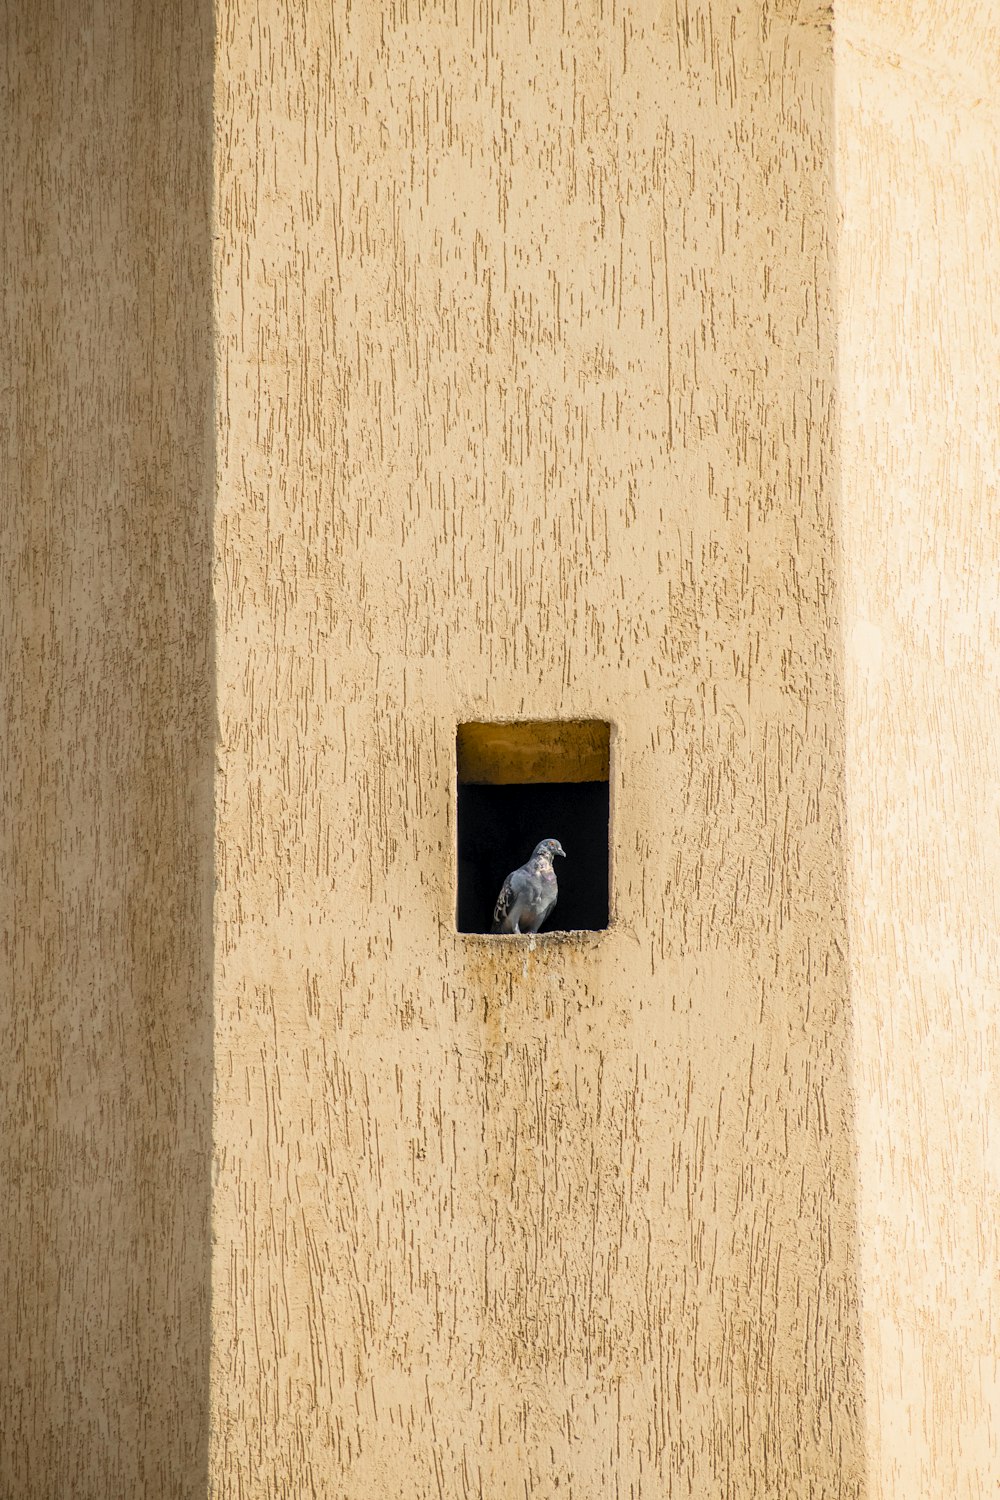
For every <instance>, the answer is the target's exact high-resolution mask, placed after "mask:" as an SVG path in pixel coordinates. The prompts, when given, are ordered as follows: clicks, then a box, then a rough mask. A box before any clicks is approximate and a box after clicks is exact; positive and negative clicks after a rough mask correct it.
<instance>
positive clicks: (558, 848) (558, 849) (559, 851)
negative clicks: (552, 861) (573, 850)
mask: <svg viewBox="0 0 1000 1500" xmlns="http://www.w3.org/2000/svg"><path fill="white" fill-rule="evenodd" d="M555 852H556V854H561V855H562V857H563V859H565V858H566V850H565V849H564V848H563V846H562V844H557V845H556V849H555Z"/></svg>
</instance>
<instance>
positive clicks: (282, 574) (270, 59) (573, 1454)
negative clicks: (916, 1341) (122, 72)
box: [210, 0, 864, 1500]
mask: <svg viewBox="0 0 1000 1500" xmlns="http://www.w3.org/2000/svg"><path fill="white" fill-rule="evenodd" d="M800 11H801V7H799V6H797V5H796V6H792V7H784V6H770V5H765V6H761V5H752V6H747V5H737V4H724V3H723V4H720V3H713V4H712V5H711V6H710V7H709V6H708V5H706V4H701V5H694V6H687V7H680V8H677V9H675V8H674V7H673V6H670V7H664V6H662V5H660V4H652V3H650V4H632V5H622V4H615V3H613V0H605V3H600V0H588V3H586V4H578V5H577V4H570V3H567V4H566V5H533V4H527V3H524V4H513V5H509V6H508V5H497V4H492V3H491V4H482V3H478V0H477V3H474V4H470V3H466V0H462V3H459V4H455V3H452V0H449V3H447V4H440V5H435V4H417V3H416V0H413V3H409V4H406V3H398V4H389V5H385V6H377V7H376V6H366V5H353V6H343V7H335V8H331V7H330V6H329V5H327V4H319V3H310V0H305V3H301V4H296V5H294V6H293V5H290V4H282V3H279V0H261V3H254V4H253V5H249V4H244V3H241V0H232V3H227V4H225V5H224V6H223V7H222V8H221V10H220V19H219V26H218V33H219V40H218V56H217V76H216V111H217V184H218V187H217V191H218V198H217V210H216V212H217V227H218V241H217V245H216V277H217V282H216V288H217V290H216V295H217V310H218V338H219V344H218V391H219V402H218V412H219V453H218V459H219V499H218V511H217V517H216V535H217V544H218V572H217V610H218V613H217V626H218V694H219V716H220V741H221V748H220V763H221V767H222V769H221V773H220V780H219V792H218V802H217V817H218V828H217V832H218V881H219V884H218V892H217V914H216V920H217V927H216V932H217V953H216V1024H217V1050H216V1088H217V1095H216V1116H215V1150H216V1163H217V1171H218V1186H217V1191H216V1196H215V1199H214V1230H215V1246H214V1249H215V1261H214V1273H213V1298H214V1301H213V1330H214V1343H213V1359H212V1439H211V1461H210V1467H211V1475H212V1481H213V1484H214V1486H215V1489H216V1492H217V1493H218V1494H219V1495H224V1496H233V1497H235V1496H237V1495H239V1496H263V1495H276V1494H291V1493H297V1494H302V1493H313V1494H323V1495H336V1496H342V1497H345V1500H347V1497H366V1500H367V1497H370V1496H373V1495H380V1496H381V1495H402V1496H406V1497H413V1500H416V1497H425V1496H426V1497H438V1496H446V1497H453V1496H454V1497H458V1496H484V1497H489V1500H501V1497H511V1500H513V1497H515V1496H516V1497H518V1500H523V1497H542V1496H545V1497H551V1496H556V1495H566V1496H574V1497H578V1500H584V1497H594V1500H597V1497H601V1500H604V1497H607V1496H622V1497H624V1496H629V1497H639V1496H662V1495H664V1494H665V1493H668V1492H672V1493H678V1494H691V1495H695V1496H717V1495H729V1496H741V1497H742V1496H746V1497H749V1496H760V1497H764V1496H774V1495H798V1496H855V1495H859V1494H861V1493H862V1491H863V1476H864V1458H863V1438H864V1414H863V1410H862V1391H861V1382H860V1352H859V1330H858V1321H857V1305H858V1304H857V1294H856V1288H855V1280H854V1265H853V1259H854V1247H855V1243H856V1232H857V1224H856V1148H855V1142H854V1138H853V1127H852V1123H851V1116H850V1110H849V1101H848V1081H847V1067H848V1061H849V1056H850V1047H849V1042H848V997H847V977H848V976H847V967H846V918H845V911H844V864H843V845H842V837H843V812H844V802H843V771H844V767H843V711H842V705H841V698H840V687H839V679H840V667H839V656H840V649H841V647H840V642H841V636H842V627H841V622H840V619H839V617H838V614H837V591H836V578H835V573H836V537H835V518H834V504H835V500H836V496H837V485H838V445H837V414H836V384H835V381H836V340H835V324H834V318H833V295H834V248H835V247H834V240H833V226H834V205H833V198H832V175H831V172H832V150H833V141H832V103H833V84H832V75H831V66H832V53H831V39H830V32H829V25H828V19H829V18H828V17H825V16H824V15H823V14H822V12H817V14H816V15H815V16H809V15H806V16H805V17H804V19H803V18H801V17H800V19H799V20H796V19H795V17H796V16H799V14H800ZM521 716H523V717H528V718H541V719H547V718H551V717H558V716H565V717H569V718H581V717H584V718H585V717H596V718H606V719H609V720H610V721H611V722H612V723H613V724H614V726H615V743H614V752H613V769H612V781H613V800H614V811H613V828H612V835H613V861H614V874H613V905H614V912H615V919H614V923H613V926H612V928H611V930H610V931H608V932H606V933H603V934H595V935H586V936H578V937H575V938H574V937H569V938H566V937H564V938H559V939H556V940H550V941H541V942H538V943H537V944H536V945H535V946H534V947H533V948H532V949H528V948H527V947H526V946H525V944H523V943H520V942H516V941H515V942H491V941H488V940H486V939H482V938H475V937H466V936H460V935H458V934H456V932H455V930H454V927H455V924H454V893H453V879H454V864H455V860H454V840H455V822H454V807H453V803H454V784H453V783H454V763H453V756H454V751H453V742H454V733H455V726H456V723H457V722H459V721H462V720H467V719H468V720H474V719H488V718H494V717H499V718H503V717H521ZM543 833H544V834H549V833H551V834H554V835H555V836H557V837H561V838H562V839H563V841H564V843H565V844H566V846H567V849H568V850H569V859H570V861H572V858H573V839H572V830H571V829H568V830H567V829H563V828H555V827H554V828H551V829H549V828H545V829H540V830H539V834H540V835H541V834H543ZM526 853H527V851H526ZM487 915H488V914H487Z"/></svg>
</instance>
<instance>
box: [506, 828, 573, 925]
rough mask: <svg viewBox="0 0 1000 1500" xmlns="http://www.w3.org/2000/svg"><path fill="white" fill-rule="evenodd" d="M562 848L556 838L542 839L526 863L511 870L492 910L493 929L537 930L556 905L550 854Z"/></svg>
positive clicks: (558, 852) (556, 892) (557, 852)
mask: <svg viewBox="0 0 1000 1500" xmlns="http://www.w3.org/2000/svg"><path fill="white" fill-rule="evenodd" d="M557 854H561V855H562V856H563V857H564V858H565V856H566V850H565V849H564V848H563V846H562V844H560V842H559V840H558V839H542V842H541V843H540V844H536V845H535V852H534V853H533V854H532V856H531V858H530V859H529V860H528V863H527V864H526V865H521V867H520V868H519V869H517V870H511V872H510V874H509V875H508V876H507V879H506V880H505V881H504V883H503V887H502V889H501V891H500V894H499V896H498V897H497V904H496V907H495V908H494V911H493V929H492V930H493V931H494V932H537V931H538V929H539V927H541V925H542V923H543V922H544V921H545V918H546V917H547V916H548V915H549V912H550V911H551V910H552V908H553V907H554V906H555V904H556V897H557V896H558V894H559V887H558V885H557V884H556V872H555V870H554V869H553V868H552V860H553V857H554V856H555V855H557Z"/></svg>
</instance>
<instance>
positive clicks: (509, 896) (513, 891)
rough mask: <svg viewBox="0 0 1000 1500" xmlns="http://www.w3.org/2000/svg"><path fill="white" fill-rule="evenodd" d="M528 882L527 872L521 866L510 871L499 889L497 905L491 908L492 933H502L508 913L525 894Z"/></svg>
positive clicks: (529, 878)
mask: <svg viewBox="0 0 1000 1500" xmlns="http://www.w3.org/2000/svg"><path fill="white" fill-rule="evenodd" d="M530 882H531V875H530V873H529V872H528V870H526V869H525V867H524V865H522V866H521V867H520V869H518V870H511V872H510V874H509V875H508V876H507V879H506V880H505V881H504V883H503V885H502V887H501V889H500V894H499V896H498V897H497V904H496V906H495V907H494V908H493V931H494V932H500V931H502V929H503V926H504V923H505V922H506V920H507V918H508V917H509V916H510V913H511V912H512V911H513V909H514V907H515V906H516V905H517V903H518V901H520V900H521V899H522V897H523V896H524V895H525V894H526V892H527V890H528V887H529V885H530Z"/></svg>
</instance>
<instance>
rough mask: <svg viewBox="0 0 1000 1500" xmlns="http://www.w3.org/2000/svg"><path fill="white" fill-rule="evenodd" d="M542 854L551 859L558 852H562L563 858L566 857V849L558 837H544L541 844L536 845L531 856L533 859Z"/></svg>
mask: <svg viewBox="0 0 1000 1500" xmlns="http://www.w3.org/2000/svg"><path fill="white" fill-rule="evenodd" d="M540 854H541V855H543V856H544V857H545V858H546V859H548V860H551V859H552V858H553V857H554V856H555V855H557V854H561V855H562V857H563V859H565V858H566V850H565V849H564V848H563V846H562V844H560V842H559V840H558V839H542V842H541V843H540V844H536V845H535V852H534V854H533V855H532V856H531V857H532V859H537V858H538V856H539V855H540Z"/></svg>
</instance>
